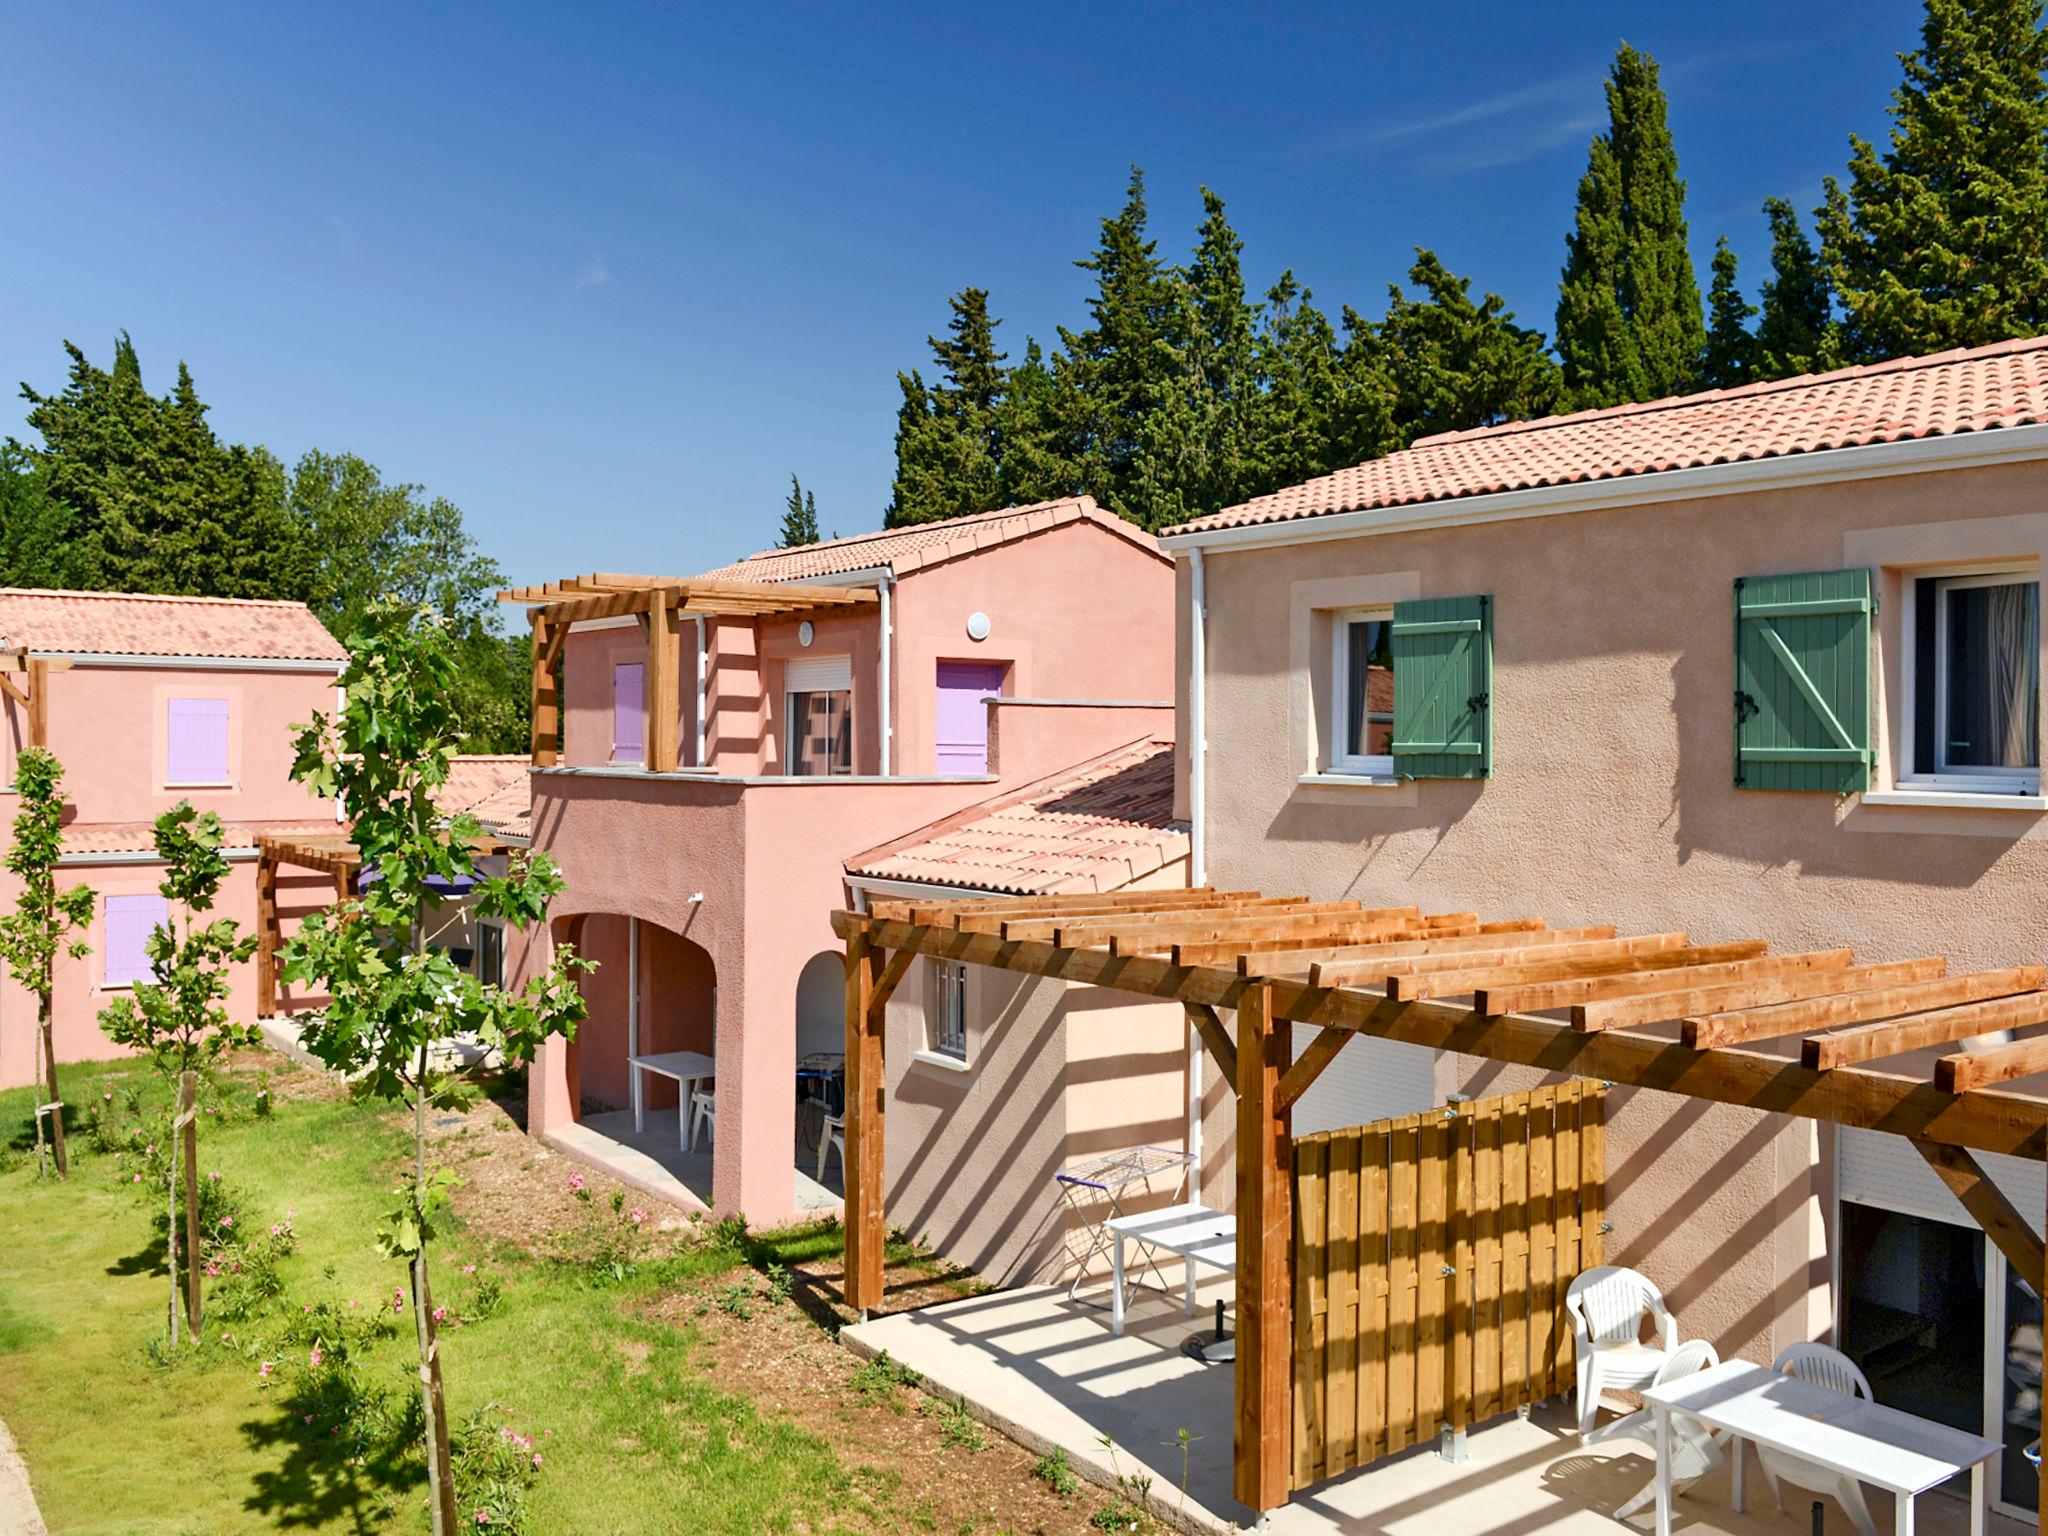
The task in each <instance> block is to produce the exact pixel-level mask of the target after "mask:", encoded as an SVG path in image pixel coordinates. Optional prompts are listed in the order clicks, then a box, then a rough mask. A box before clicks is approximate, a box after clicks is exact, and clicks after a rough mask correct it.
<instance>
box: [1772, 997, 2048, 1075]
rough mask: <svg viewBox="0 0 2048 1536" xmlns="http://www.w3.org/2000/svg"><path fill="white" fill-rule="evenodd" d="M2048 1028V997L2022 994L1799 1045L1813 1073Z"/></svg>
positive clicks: (1858, 1027)
mask: <svg viewBox="0 0 2048 1536" xmlns="http://www.w3.org/2000/svg"><path fill="white" fill-rule="evenodd" d="M2029 1024H2048V992H2022V993H2020V994H2019V995H2018V996H2016V997H1998V998H1993V999H1992V1000H1991V1001H1990V1002H1986V1003H1965V1004H1963V1005H1962V1006H1961V1007H1958V1008H1937V1009H1935V1010H1934V1011H1933V1012H1932V1013H1911V1014H1907V1015H1906V1016H1905V1017H1904V1018H1897V1019H1884V1020H1881V1021H1880V1022H1878V1023H1876V1024H1858V1025H1856V1026H1855V1027H1853V1028H1850V1029H1844V1030H1838V1031H1837V1032H1835V1033H1834V1034H1829V1035H1809V1036H1807V1037H1806V1039H1804V1040H1802V1041H1800V1043H1799V1059H1800V1060H1801V1061H1803V1062H1805V1063H1806V1065H1808V1066H1809V1067H1846V1066H1849V1065H1851V1064H1852V1063H1854V1062H1859V1061H1877V1060H1880V1059H1881V1058H1883V1057H1886V1056H1898V1055H1901V1054H1903V1053H1904V1052H1906V1051H1917V1050H1922V1049H1924V1048H1925V1047H1927V1046H1930V1045H1949V1044H1952V1043H1953V1042H1955V1041H1957V1040H1970V1039H1974V1038H1975V1037H1976V1036H1978V1035H1988V1034H1992V1033H1994V1032H1996V1031H1998V1030H2004V1029H2024V1028H2025V1027H2026V1026H2027V1025H2029Z"/></svg>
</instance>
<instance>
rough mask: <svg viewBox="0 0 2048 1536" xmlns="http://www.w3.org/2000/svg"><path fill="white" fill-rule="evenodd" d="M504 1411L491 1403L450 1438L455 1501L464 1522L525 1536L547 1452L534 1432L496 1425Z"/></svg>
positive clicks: (465, 1420) (466, 1419)
mask: <svg viewBox="0 0 2048 1536" xmlns="http://www.w3.org/2000/svg"><path fill="white" fill-rule="evenodd" d="M499 1411H500V1410H499V1409H498V1408H497V1406H496V1405H495V1404H487V1405H486V1406H484V1407H482V1408H479V1409H477V1411H476V1412H474V1413H472V1414H470V1415H469V1416H468V1417H467V1418H465V1419H464V1420H463V1421H462V1422H461V1423H460V1424H458V1425H457V1426H456V1428H455V1432H454V1434H453V1435H451V1436H450V1437H449V1460H450V1463H451V1468H452V1470H453V1472H454V1474H455V1502H456V1507H457V1508H458V1509H459V1510H460V1512H461V1516H462V1519H463V1521H464V1522H465V1523H467V1522H470V1521H474V1522H475V1524H476V1525H477V1526H478V1527H480V1528H485V1529H488V1530H491V1531H494V1532H508V1533H510V1536H520V1533H522V1532H523V1531H525V1529H526V1494H527V1490H528V1489H530V1488H531V1487H532V1486H533V1484H534V1482H535V1480H536V1479H538V1478H539V1476H540V1469H541V1462H542V1455H541V1452H540V1451H538V1450H536V1449H535V1448H534V1439H533V1436H531V1435H526V1434H521V1433H520V1432H519V1431H517V1430H515V1429H513V1428H512V1427H511V1426H510V1425H508V1424H494V1423H493V1422H492V1417H493V1415H494V1414H496V1413H498V1412H499Z"/></svg>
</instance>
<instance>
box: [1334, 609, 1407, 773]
mask: <svg viewBox="0 0 2048 1536" xmlns="http://www.w3.org/2000/svg"><path fill="white" fill-rule="evenodd" d="M1331 629H1332V631H1333V638H1334V640H1335V643H1336V654H1335V657H1334V659H1333V663H1332V665H1331V668H1330V677H1331V700H1330V719H1331V722H1332V732H1331V741H1330V754H1329V771H1330V772H1332V773H1357V774H1367V775H1373V776H1380V777H1389V778H1391V777H1392V776H1393V772H1394V613H1393V610H1392V609H1391V608H1351V609H1345V610H1342V611H1340V612H1338V613H1335V614H1333V615H1332V616H1331Z"/></svg>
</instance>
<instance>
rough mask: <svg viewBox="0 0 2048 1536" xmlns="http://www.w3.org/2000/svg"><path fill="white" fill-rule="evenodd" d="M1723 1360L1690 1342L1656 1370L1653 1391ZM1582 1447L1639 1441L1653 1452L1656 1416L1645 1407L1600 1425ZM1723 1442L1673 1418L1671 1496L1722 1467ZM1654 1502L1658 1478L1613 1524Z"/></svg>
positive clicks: (1688, 1418)
mask: <svg viewBox="0 0 2048 1536" xmlns="http://www.w3.org/2000/svg"><path fill="white" fill-rule="evenodd" d="M1720 1363H1721V1356H1720V1354H1719V1353H1718V1352H1717V1351H1716V1350H1715V1348H1714V1346H1713V1345H1711V1344H1709V1343H1708V1342H1707V1341H1706V1340H1705V1339H1688V1340H1687V1341H1686V1342H1685V1343H1683V1344H1681V1345H1679V1346H1678V1348H1676V1349H1674V1350H1673V1351H1672V1352H1671V1358H1670V1359H1669V1360H1666V1361H1665V1362H1664V1363H1663V1365H1661V1366H1659V1367H1658V1369H1657V1375H1656V1379H1655V1380H1654V1381H1653V1382H1652V1383H1651V1385H1653V1386H1659V1387H1661V1386H1663V1385H1665V1384H1666V1383H1667V1382H1673V1381H1682V1380H1684V1379H1685V1378H1686V1377H1688V1376H1691V1375H1693V1374H1695V1373H1696V1372H1699V1371H1704V1370H1705V1369H1706V1368H1707V1367H1708V1366H1710V1365H1719V1364H1720ZM1582 1438H1583V1439H1584V1441H1585V1443H1586V1444H1589V1445H1591V1444H1594V1443H1597V1442H1599V1441H1602V1440H1641V1441H1642V1442H1644V1443H1645V1444H1646V1445H1650V1446H1652V1447H1654V1446H1655V1445H1656V1443H1657V1420H1656V1415H1655V1414H1653V1413H1652V1412H1651V1411H1650V1410H1649V1409H1647V1408H1638V1409H1637V1410H1636V1411H1635V1412H1634V1413H1627V1414H1623V1415H1622V1416H1621V1417H1620V1418H1618V1419H1616V1420H1614V1421H1613V1422H1612V1423H1610V1424H1602V1425H1601V1426H1600V1427H1599V1428H1598V1429H1596V1430H1594V1431H1593V1432H1592V1433H1591V1434H1589V1435H1586V1436H1584V1437H1582ZM1721 1439H1722V1437H1721V1436H1720V1435H1718V1434H1717V1433H1716V1432H1715V1431H1713V1430H1711V1429H1709V1428H1708V1427H1707V1426H1706V1425H1705V1424H1702V1423H1701V1422H1700V1421H1699V1420H1698V1419H1696V1418H1694V1417H1693V1416H1692V1415H1691V1414H1689V1413H1674V1414H1672V1415H1671V1491H1672V1493H1673V1494H1680V1493H1683V1492H1685V1490H1686V1489H1688V1488H1690V1487H1691V1486H1692V1485H1693V1484H1694V1483H1696V1482H1698V1481H1699V1480H1700V1479H1701V1478H1703V1477H1705V1476H1706V1475H1707V1474H1708V1473H1709V1472H1711V1471H1713V1470H1714V1468H1715V1467H1717V1466H1719V1465H1720V1462H1721ZM1656 1497H1657V1479H1656V1478H1654V1477H1653V1478H1651V1479H1650V1480H1649V1482H1647V1483H1645V1484H1644V1485H1643V1486H1642V1487H1641V1488H1640V1489H1638V1490H1637V1491H1636V1492H1635V1493H1634V1494H1633V1495H1631V1496H1630V1498H1629V1500H1628V1502H1627V1503H1626V1504H1623V1505H1622V1506H1621V1508H1619V1509H1617V1510H1616V1511H1615V1512H1614V1518H1615V1519H1617V1520H1626V1519H1627V1518H1628V1517H1629V1516H1630V1515H1632V1514H1634V1513H1635V1512H1636V1511H1637V1510H1639V1509H1642V1508H1643V1507H1644V1506H1646V1505H1648V1504H1650V1503H1651V1502H1652V1501H1654V1500H1655V1499H1656Z"/></svg>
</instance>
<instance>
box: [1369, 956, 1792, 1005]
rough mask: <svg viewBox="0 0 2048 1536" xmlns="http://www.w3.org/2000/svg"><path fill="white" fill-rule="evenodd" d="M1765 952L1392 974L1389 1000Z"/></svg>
mask: <svg viewBox="0 0 2048 1536" xmlns="http://www.w3.org/2000/svg"><path fill="white" fill-rule="evenodd" d="M1765 948H1766V946H1765V944H1764V941H1763V940H1762V939H1742V940H1739V941H1737V942H1735V943H1732V944H1685V945H1680V946H1678V947H1676V948H1670V949H1653V950H1644V951H1642V952H1641V953H1639V954H1630V955H1612V956H1609V957H1607V958H1605V959H1596V960H1556V961H1536V962H1533V963H1530V964H1516V963H1515V962H1513V961H1510V962H1508V963H1507V964H1506V965H1500V966H1480V967H1476V968H1474V969H1471V970H1458V971H1427V972H1424V973H1423V974H1421V975H1419V976H1397V975H1390V976H1388V978H1387V996H1389V997H1392V998H1397V999H1399V1000H1401V1001H1403V1002H1407V1001H1409V1000H1411V999H1416V998H1425V997H1467V996H1470V995H1471V994H1473V993H1475V992H1483V991H1487V990H1489V989H1498V988H1501V987H1512V986H1526V985H1528V984H1530V983H1532V982H1539V981H1579V980H1584V979H1585V978H1587V977H1591V976H1618V975H1621V974H1623V973H1625V972H1630V971H1668V970H1673V969H1676V968H1678V967H1681V966H1690V965H1715V964H1719V963H1720V962H1721V961H1724V960H1749V959H1753V958H1754V957H1756V956H1757V955H1760V954H1762V953H1763V952H1764V950H1765ZM1497 1011H1499V1010H1497Z"/></svg>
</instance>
